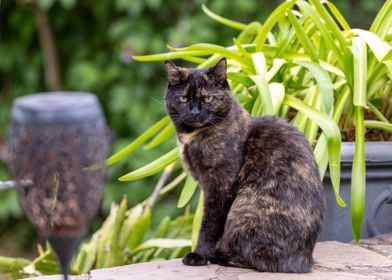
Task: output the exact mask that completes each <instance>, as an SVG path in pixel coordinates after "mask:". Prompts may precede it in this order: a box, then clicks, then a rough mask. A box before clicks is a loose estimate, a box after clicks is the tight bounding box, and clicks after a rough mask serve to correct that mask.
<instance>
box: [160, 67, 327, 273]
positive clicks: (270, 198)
mask: <svg viewBox="0 0 392 280" xmlns="http://www.w3.org/2000/svg"><path fill="white" fill-rule="evenodd" d="M165 65H166V71H167V75H168V82H169V85H168V89H167V92H166V94H165V104H166V108H167V111H168V113H169V115H170V117H171V119H172V120H173V122H174V124H175V127H176V131H177V136H178V141H179V145H180V150H181V157H182V159H183V162H184V164H185V166H186V168H187V169H188V171H189V172H190V173H191V174H192V175H193V176H194V177H195V178H196V179H197V180H198V181H199V183H200V185H201V187H202V190H203V191H204V214H203V219H202V224H201V229H200V234H199V239H198V243H197V247H196V249H195V251H194V252H191V253H189V254H188V255H186V256H185V257H184V258H183V262H184V264H186V265H205V264H207V263H208V261H210V262H212V263H218V264H221V265H233V266H239V267H252V268H255V269H257V270H259V271H270V272H295V273H304V272H309V271H310V269H311V263H312V252H313V248H314V245H315V242H316V238H317V235H318V233H319V231H320V228H321V225H322V221H323V216H324V208H325V205H324V204H325V203H324V198H323V190H322V185H321V182H320V176H319V173H318V170H317V167H316V163H315V160H314V158H313V153H312V150H311V148H310V146H309V144H308V142H307V141H306V140H305V138H304V137H303V136H302V134H301V133H300V132H299V131H298V130H297V129H295V128H294V127H292V126H291V125H290V124H288V123H287V122H286V121H284V120H281V119H279V118H277V117H273V116H266V117H262V118H254V117H251V116H250V115H249V114H248V113H247V112H246V111H245V110H244V109H242V107H241V106H240V105H239V104H238V103H237V102H236V101H235V99H234V97H233V95H232V94H231V92H230V88H229V85H228V82H227V80H226V60H224V59H223V60H221V61H220V62H219V63H218V64H217V65H216V66H214V67H210V68H206V69H186V68H181V67H177V66H175V65H174V64H173V63H171V62H166V63H165Z"/></svg>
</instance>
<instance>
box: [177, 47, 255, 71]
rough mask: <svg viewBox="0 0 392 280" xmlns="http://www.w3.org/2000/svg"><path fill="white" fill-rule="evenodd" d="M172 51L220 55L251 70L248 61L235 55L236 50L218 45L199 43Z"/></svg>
mask: <svg viewBox="0 0 392 280" xmlns="http://www.w3.org/2000/svg"><path fill="white" fill-rule="evenodd" d="M171 49H172V50H175V51H179V52H181V51H201V52H204V53H205V54H220V55H222V56H224V57H227V58H230V59H233V60H235V61H237V62H238V63H240V64H241V65H243V66H244V67H249V68H251V64H250V62H249V61H247V60H246V59H244V58H243V57H241V56H240V55H238V54H237V51H238V48H237V47H235V48H225V47H222V46H220V45H216V44H210V43H199V44H194V45H191V46H189V47H185V48H173V47H172V48H171Z"/></svg>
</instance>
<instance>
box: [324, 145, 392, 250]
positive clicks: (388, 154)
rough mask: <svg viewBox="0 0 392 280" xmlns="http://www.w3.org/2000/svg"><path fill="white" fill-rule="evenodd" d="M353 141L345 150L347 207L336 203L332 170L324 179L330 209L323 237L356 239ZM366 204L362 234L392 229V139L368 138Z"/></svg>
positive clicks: (343, 172) (343, 193)
mask: <svg viewBox="0 0 392 280" xmlns="http://www.w3.org/2000/svg"><path fill="white" fill-rule="evenodd" d="M354 146H355V143H353V142H344V143H343V145H342V152H341V165H342V169H341V187H340V194H341V196H342V198H343V199H344V201H345V202H346V203H347V207H345V208H341V207H339V206H338V205H337V204H336V201H335V195H334V193H333V190H332V186H331V182H330V177H329V174H328V173H327V174H326V176H325V179H324V182H323V183H324V189H325V193H326V201H327V211H326V217H325V220H324V227H323V230H322V232H321V234H320V236H319V240H320V241H325V240H337V241H341V242H349V241H351V240H352V239H353V237H352V231H351V217H350V195H351V170H352V161H353V154H354ZM365 151H366V155H365V157H366V208H365V217H364V221H363V225H362V235H361V238H368V237H372V236H374V235H376V234H380V233H385V232H392V219H391V217H392V142H366V143H365Z"/></svg>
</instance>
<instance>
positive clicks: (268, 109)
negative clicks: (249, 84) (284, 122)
mask: <svg viewBox="0 0 392 280" xmlns="http://www.w3.org/2000/svg"><path fill="white" fill-rule="evenodd" d="M250 78H251V79H252V81H253V82H254V83H255V85H256V88H257V91H258V93H259V96H260V100H261V101H262V103H263V115H273V114H274V107H273V105H272V98H271V92H270V90H269V87H268V83H267V81H266V80H265V78H264V76H262V75H254V76H250Z"/></svg>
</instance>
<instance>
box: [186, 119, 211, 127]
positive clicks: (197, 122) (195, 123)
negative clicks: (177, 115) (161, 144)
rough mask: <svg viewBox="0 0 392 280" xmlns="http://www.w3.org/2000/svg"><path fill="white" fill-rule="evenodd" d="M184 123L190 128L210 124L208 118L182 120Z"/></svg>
mask: <svg viewBox="0 0 392 280" xmlns="http://www.w3.org/2000/svg"><path fill="white" fill-rule="evenodd" d="M184 124H185V125H186V126H188V127H191V128H203V127H207V126H210V125H211V123H210V122H209V120H208V119H193V120H191V121H184Z"/></svg>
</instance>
